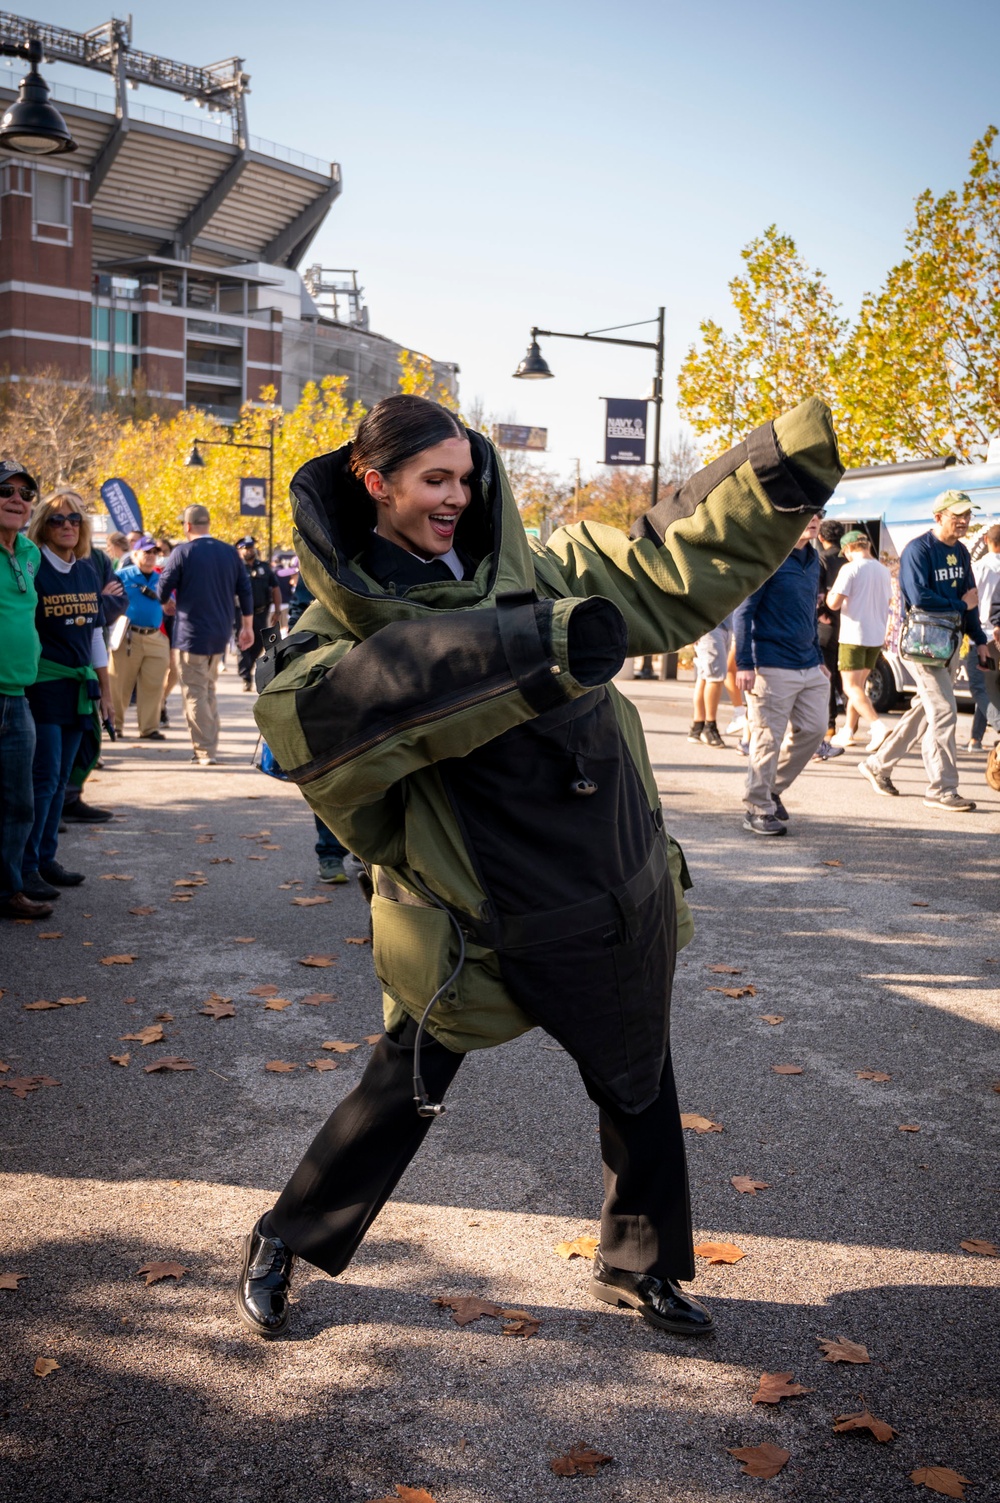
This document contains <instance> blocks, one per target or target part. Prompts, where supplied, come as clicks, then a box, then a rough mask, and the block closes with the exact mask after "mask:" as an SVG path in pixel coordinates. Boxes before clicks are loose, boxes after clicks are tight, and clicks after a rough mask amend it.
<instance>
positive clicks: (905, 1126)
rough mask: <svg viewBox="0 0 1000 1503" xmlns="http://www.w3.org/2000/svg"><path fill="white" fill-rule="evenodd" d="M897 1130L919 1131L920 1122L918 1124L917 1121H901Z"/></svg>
mask: <svg viewBox="0 0 1000 1503" xmlns="http://www.w3.org/2000/svg"><path fill="white" fill-rule="evenodd" d="M898 1131H899V1132H919V1131H920V1124H919V1122H901V1123H900V1124H899V1128H898Z"/></svg>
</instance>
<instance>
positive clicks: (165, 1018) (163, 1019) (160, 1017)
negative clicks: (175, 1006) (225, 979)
mask: <svg viewBox="0 0 1000 1503" xmlns="http://www.w3.org/2000/svg"><path fill="white" fill-rule="evenodd" d="M223 1000H225V999H223ZM156 1021H157V1022H158V1023H172V1022H173V1021H174V1015H173V1013H172V1012H158V1013H157V1014H156Z"/></svg>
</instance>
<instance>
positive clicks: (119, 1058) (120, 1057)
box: [108, 1054, 132, 1070]
mask: <svg viewBox="0 0 1000 1503" xmlns="http://www.w3.org/2000/svg"><path fill="white" fill-rule="evenodd" d="M131 1058H132V1056H131V1054H109V1055H108V1059H109V1060H110V1061H111V1063H112V1064H113V1065H121V1067H122V1069H123V1070H126V1069H127V1068H128V1062H129V1060H130V1059H131Z"/></svg>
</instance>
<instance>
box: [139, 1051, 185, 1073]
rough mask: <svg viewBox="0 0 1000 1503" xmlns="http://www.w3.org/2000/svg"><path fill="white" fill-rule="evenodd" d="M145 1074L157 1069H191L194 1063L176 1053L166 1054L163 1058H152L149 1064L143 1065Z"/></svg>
mask: <svg viewBox="0 0 1000 1503" xmlns="http://www.w3.org/2000/svg"><path fill="white" fill-rule="evenodd" d="M142 1068H143V1072H144V1073H145V1074H146V1075H153V1074H155V1073H156V1071H157V1070H193V1069H194V1065H193V1064H192V1063H191V1061H190V1060H189V1059H181V1058H180V1056H179V1055H177V1054H167V1055H165V1056H164V1058H163V1059H157V1060H154V1061H153V1063H152V1064H151V1065H143V1067H142Z"/></svg>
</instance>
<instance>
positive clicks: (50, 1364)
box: [33, 1357, 59, 1378]
mask: <svg viewBox="0 0 1000 1503" xmlns="http://www.w3.org/2000/svg"><path fill="white" fill-rule="evenodd" d="M58 1367H59V1363H58V1362H57V1361H56V1360H55V1358H54V1357H36V1358H35V1366H34V1369H33V1371H34V1374H35V1377H36V1378H47V1377H48V1375H49V1373H54V1372H56V1371H57V1369H58Z"/></svg>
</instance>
